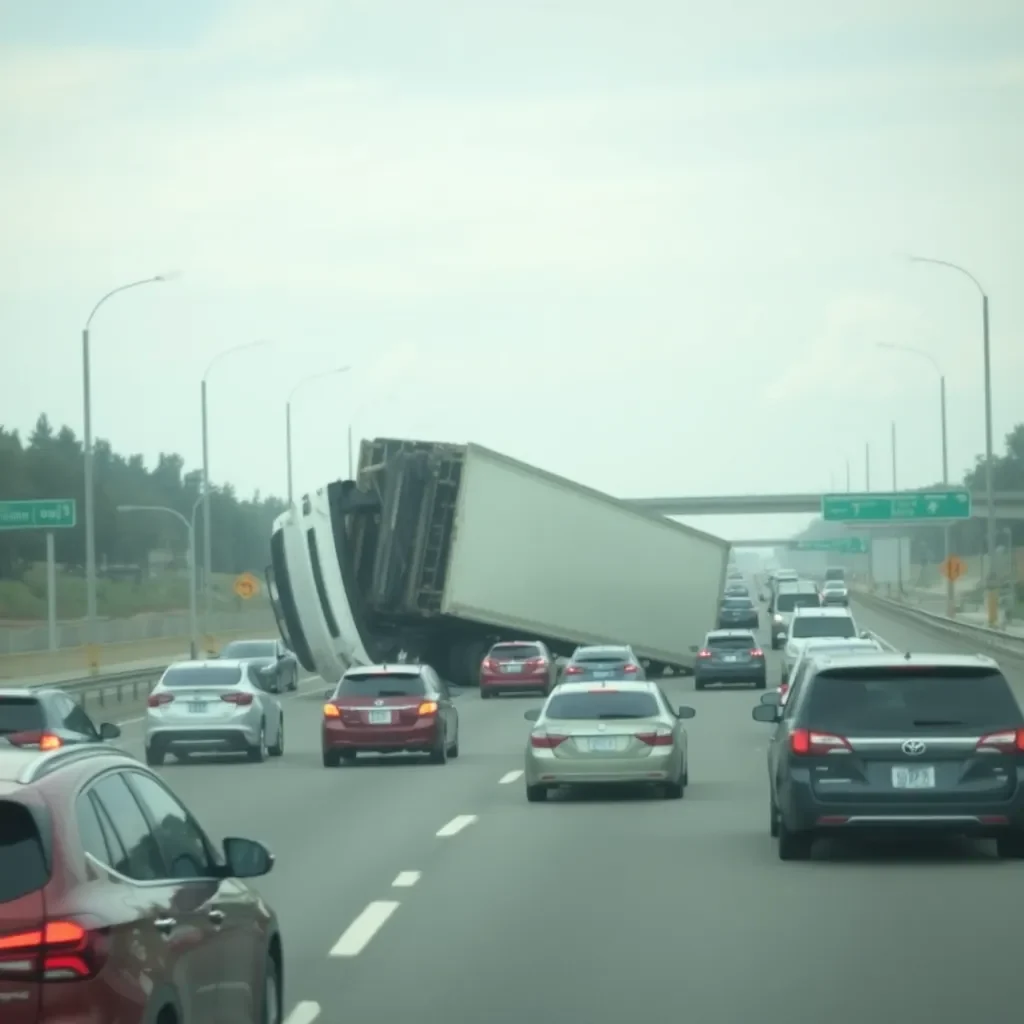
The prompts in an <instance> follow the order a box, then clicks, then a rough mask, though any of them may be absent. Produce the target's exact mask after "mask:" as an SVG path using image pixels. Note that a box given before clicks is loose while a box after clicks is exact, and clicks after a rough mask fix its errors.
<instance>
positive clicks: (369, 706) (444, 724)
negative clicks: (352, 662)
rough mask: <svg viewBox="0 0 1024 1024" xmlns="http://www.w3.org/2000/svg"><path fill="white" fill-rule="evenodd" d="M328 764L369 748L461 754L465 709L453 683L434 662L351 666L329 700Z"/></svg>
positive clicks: (437, 756) (439, 758) (438, 756)
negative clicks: (460, 709) (457, 699)
mask: <svg viewBox="0 0 1024 1024" xmlns="http://www.w3.org/2000/svg"><path fill="white" fill-rule="evenodd" d="M322 744H323V759H324V767H325V768H337V767H338V765H339V764H340V763H341V762H342V761H348V762H351V761H354V760H355V759H356V755H357V754H359V753H360V752H362V753H365V754H395V753H400V752H406V753H418V754H429V755H430V760H431V761H432V762H433V763H434V764H445V763H446V762H447V761H448V758H449V757H458V756H459V713H458V711H456V710H455V704H454V703H453V701H452V694H451V691H450V690H449V689H448V684H447V683H446V682H445V681H444V680H443V679H442V678H441V677H440V676H439V675H438V674H437V673H436V672H435V671H434V670H433V669H432V668H431V667H430V666H429V665H370V666H367V667H360V668H350V669H349V670H348V671H347V672H346V673H345V674H344V675H343V676H342V677H341V682H340V683H338V686H337V689H336V690H335V691H334V693H333V694H332V695H331V698H330V700H328V702H327V703H326V704H325V705H324V719H323V734H322Z"/></svg>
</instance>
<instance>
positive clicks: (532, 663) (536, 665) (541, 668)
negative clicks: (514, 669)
mask: <svg viewBox="0 0 1024 1024" xmlns="http://www.w3.org/2000/svg"><path fill="white" fill-rule="evenodd" d="M526 667H527V668H528V669H529V670H530V671H531V672H545V671H547V667H548V660H547V658H531V659H530V660H529V661H528V662H527V663H526Z"/></svg>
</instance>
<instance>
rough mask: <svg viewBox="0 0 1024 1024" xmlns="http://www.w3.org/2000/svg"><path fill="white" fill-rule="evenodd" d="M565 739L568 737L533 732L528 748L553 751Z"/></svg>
mask: <svg viewBox="0 0 1024 1024" xmlns="http://www.w3.org/2000/svg"><path fill="white" fill-rule="evenodd" d="M567 739H568V736H558V735H556V734H554V733H550V732H535V733H531V734H530V746H531V747H533V748H534V749H535V750H554V749H555V747H557V746H559V745H560V744H562V743H564V742H565V741H566V740H567Z"/></svg>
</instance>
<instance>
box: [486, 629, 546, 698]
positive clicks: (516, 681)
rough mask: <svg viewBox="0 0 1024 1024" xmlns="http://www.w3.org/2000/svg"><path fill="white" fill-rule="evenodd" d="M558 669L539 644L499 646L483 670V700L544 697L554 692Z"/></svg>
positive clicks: (536, 641)
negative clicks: (522, 695)
mask: <svg viewBox="0 0 1024 1024" xmlns="http://www.w3.org/2000/svg"><path fill="white" fill-rule="evenodd" d="M557 676H558V666H557V664H556V663H555V659H554V658H553V657H552V656H551V652H550V651H549V650H548V649H547V647H546V646H545V645H544V644H542V643H541V642H540V641H539V640H529V641H518V642H506V643H500V644H495V645H494V646H493V647H492V648H491V649H490V651H489V652H488V653H487V657H486V658H484V660H483V663H482V664H481V666H480V696H481V697H483V699H484V700H487V698H488V697H494V696H496V695H498V694H501V693H543V694H545V695H547V694H548V693H549V692H550V691H551V690H552V689H554V686H555V682H556V680H557Z"/></svg>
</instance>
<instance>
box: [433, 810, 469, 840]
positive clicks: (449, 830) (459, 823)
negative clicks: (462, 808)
mask: <svg viewBox="0 0 1024 1024" xmlns="http://www.w3.org/2000/svg"><path fill="white" fill-rule="evenodd" d="M474 821H476V815H475V814H457V815H456V816H455V817H454V818H452V820H451V821H449V822H448V824H447V825H445V826H444V827H443V828H439V829H438V830H437V835H439V836H441V837H442V838H445V839H446V838H447V837H448V836H457V835H458V834H459V833H460V832H461V831H462V830H463V829H464V828H468V827H469V826H470V825H472V824H473V822H474Z"/></svg>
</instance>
